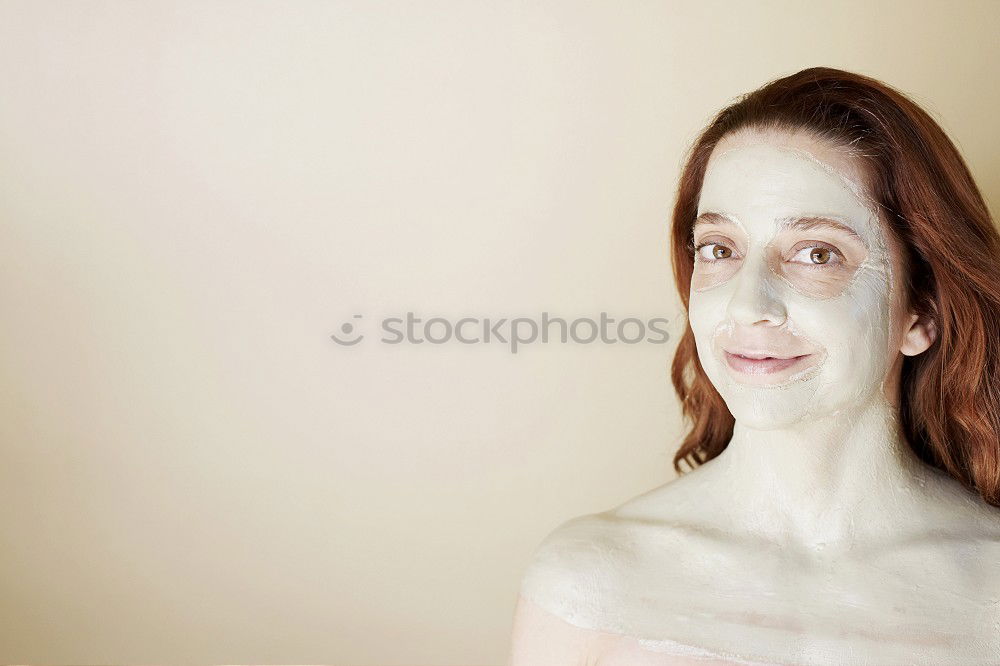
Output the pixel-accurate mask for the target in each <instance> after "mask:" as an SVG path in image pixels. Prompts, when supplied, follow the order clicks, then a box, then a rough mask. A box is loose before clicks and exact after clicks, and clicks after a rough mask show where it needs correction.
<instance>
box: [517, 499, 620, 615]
mask: <svg viewBox="0 0 1000 666" xmlns="http://www.w3.org/2000/svg"><path fill="white" fill-rule="evenodd" d="M628 566H629V533H628V525H627V523H625V522H623V521H622V520H620V519H618V518H616V516H615V515H614V513H613V512H602V513H595V514H586V515H583V516H577V517H575V518H572V519H570V520H567V521H566V522H564V523H562V524H560V525H559V526H558V527H556V528H555V529H554V530H552V532H550V533H549V534H548V536H546V537H545V539H543V540H542V542H541V543H540V544H539V545H538V547H537V548H536V549H535V552H534V554H533V556H532V559H531V562H530V564H529V565H528V568H527V570H526V571H525V574H524V577H523V578H522V581H521V590H520V592H521V596H522V597H524V598H526V599H528V600H530V601H531V602H533V603H534V604H536V605H537V606H538V607H540V608H543V609H545V610H546V611H548V612H550V613H552V614H554V615H556V616H558V617H560V618H563V619H565V620H566V621H568V622H570V623H572V624H574V625H576V626H581V627H586V628H600V627H601V621H600V618H602V617H603V616H604V615H605V612H606V611H607V610H608V601H609V594H611V593H612V592H614V591H616V590H617V589H619V588H620V585H616V583H617V582H618V581H620V580H621V578H622V575H623V574H624V573H625V571H626V568H627V567H628Z"/></svg>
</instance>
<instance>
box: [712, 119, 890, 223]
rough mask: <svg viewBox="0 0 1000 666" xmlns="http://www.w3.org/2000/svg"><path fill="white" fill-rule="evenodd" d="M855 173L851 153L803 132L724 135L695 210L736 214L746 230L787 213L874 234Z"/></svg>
mask: <svg viewBox="0 0 1000 666" xmlns="http://www.w3.org/2000/svg"><path fill="white" fill-rule="evenodd" d="M857 177H858V168H857V166H856V164H855V163H854V162H853V160H852V159H851V158H848V157H847V156H845V155H843V154H840V153H838V152H837V151H835V150H833V149H829V148H826V147H825V146H823V145H821V144H818V143H816V142H814V141H811V140H810V139H808V138H803V137H796V136H780V137H776V138H774V139H772V140H765V139H764V138H763V137H758V136H751V137H737V138H734V139H733V140H723V141H722V142H720V143H719V144H718V145H717V146H716V149H715V150H714V151H713V153H712V155H711V158H710V160H709V164H708V167H707V170H706V173H705V178H704V181H703V183H702V188H701V195H700V197H699V201H698V213H697V214H698V216H699V218H700V219H702V216H704V215H705V214H707V213H716V214H719V215H721V216H723V217H727V218H729V219H732V220H735V221H736V222H737V224H739V225H740V226H743V227H744V231H746V232H747V233H749V232H750V230H751V229H750V228H751V227H752V228H754V229H756V230H758V232H760V231H761V230H765V229H771V230H772V231H773V230H776V229H777V227H778V226H780V224H781V221H782V220H786V219H789V218H794V217H815V218H822V217H826V218H829V219H835V220H840V221H842V222H844V223H845V224H846V225H847V226H849V227H852V228H853V229H854V230H855V231H856V232H857V233H858V234H859V235H861V236H868V237H873V236H876V235H879V234H881V230H880V229H879V225H878V215H877V213H876V211H875V208H874V206H873V204H872V202H871V201H870V199H869V198H868V196H867V193H866V192H865V191H864V189H863V188H862V187H861V186H860V184H859V183H858V181H857V180H855V179H856V178H857Z"/></svg>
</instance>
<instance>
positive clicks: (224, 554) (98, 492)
mask: <svg viewBox="0 0 1000 666" xmlns="http://www.w3.org/2000/svg"><path fill="white" fill-rule="evenodd" d="M998 34H1000V3H997V2H995V1H989V0H987V1H983V2H954V3H951V2H948V3H946V2H940V1H938V0H926V1H916V0H898V1H873V0H860V1H850V2H822V3H820V2H817V3H802V2H796V1H788V2H784V1H782V2H777V1H775V2H704V1H702V0H698V1H694V0H692V1H690V2H637V1H633V2H620V1H619V0H607V1H604V2H577V1H568V0H567V1H561V2H552V1H548V2H504V1H497V2H467V1H461V0H456V1H453V2H428V1H424V0H421V1H420V2H403V1H399V2H361V1H358V2H289V1H287V0H282V1H280V2H279V1H274V2H236V1H233V2H207V3H206V2H164V1H160V2H75V1H66V2H37V1H32V2H10V1H4V2H0V307H2V313H3V324H2V326H0V392H2V397H0V540H2V541H0V662H4V663H28V662H31V663H41V662H46V663H69V662H73V663H138V662H142V663H150V662H163V663H263V662H270V663H275V662H278V663H307V662H308V663H319V662H321V663H329V664H354V665H360V666H364V665H373V664H380V665H404V664H431V665H436V666H450V665H456V664H501V663H503V662H504V661H505V659H506V656H507V649H508V637H509V632H510V621H511V614H512V612H513V605H514V602H515V599H516V595H517V589H518V584H519V580H520V577H521V574H522V572H523V569H524V567H525V565H526V564H527V563H528V561H529V559H530V556H531V551H532V549H533V548H534V547H535V546H536V545H537V544H538V542H539V541H540V540H541V539H542V538H543V537H544V536H545V535H546V534H547V533H548V532H549V531H550V530H552V529H553V528H554V527H555V526H556V525H558V524H559V523H561V522H563V521H565V520H566V519H568V518H570V517H573V516H576V515H580V514H583V513H590V512H594V511H600V510H604V509H607V508H610V507H611V506H614V505H616V504H618V503H621V502H623V501H625V500H627V499H628V498H630V497H633V496H635V495H637V494H639V493H641V492H645V491H647V490H649V489H651V488H653V487H655V486H658V485H660V484H662V483H665V482H667V481H669V480H670V479H671V478H673V476H674V472H673V470H672V467H671V461H672V457H673V453H674V451H675V450H676V447H677V445H678V443H679V441H680V439H681V437H682V435H683V430H682V424H681V421H680V418H679V409H678V406H677V401H676V398H675V396H674V394H673V391H672V388H671V387H670V382H669V375H668V367H669V363H670V358H671V355H672V353H673V349H674V344H675V343H676V339H677V335H678V334H679V332H680V331H681V330H683V324H684V320H683V314H682V312H681V310H680V306H679V300H678V297H677V295H676V294H675V290H674V286H673V282H672V277H671V272H670V265H669V254H668V245H667V231H668V226H667V225H668V219H669V214H670V210H671V207H672V204H673V194H674V188H675V186H676V181H677V176H678V172H679V168H680V165H681V162H682V159H683V157H684V152H685V150H686V149H687V147H688V146H689V144H690V143H691V141H692V140H693V139H694V137H695V135H696V134H697V132H698V131H699V130H700V129H701V128H702V127H703V125H704V124H705V123H706V122H707V121H708V120H709V118H710V117H711V116H712V114H714V113H715V112H716V111H717V110H718V109H719V108H721V107H722V106H723V105H725V104H726V103H728V102H729V101H732V100H733V99H734V98H735V97H736V96H738V95H739V94H741V93H744V92H747V91H749V90H751V89H753V88H755V87H757V86H759V85H761V84H763V83H765V82H766V81H768V80H770V79H773V78H776V77H779V76H783V75H786V74H790V73H793V72H795V71H798V70H799V69H802V68H804V67H810V66H816V65H825V66H832V67H839V68H843V69H848V70H854V71H857V72H860V73H863V74H867V75H871V76H874V77H876V78H879V79H882V80H884V81H886V82H887V83H889V84H890V85H893V86H896V87H898V88H900V89H901V90H903V91H904V92H906V93H908V94H910V95H911V96H912V97H913V98H914V99H915V100H916V101H917V102H918V103H920V104H922V105H923V106H924V108H926V109H927V110H928V111H929V112H930V113H931V114H932V115H933V116H934V117H935V118H936V119H938V120H939V122H940V123H941V124H942V126H943V127H944V128H945V130H946V131H947V132H948V133H949V135H950V136H951V137H952V138H953V139H954V141H955V142H956V143H957V144H958V146H959V148H960V150H961V151H962V152H963V154H964V155H965V157H966V159H967V161H968V164H969V166H970V167H971V169H972V171H973V173H974V174H975V176H976V178H977V180H978V183H979V185H980V187H981V189H982V190H983V193H984V195H985V196H986V197H987V199H988V200H989V201H990V203H991V207H992V210H993V211H994V213H996V212H997V208H998V204H1000V135H998V133H997V131H996V109H997V107H998V106H1000V91H998V86H997V81H998V74H1000V41H998V40H997V35H998ZM406 312H414V313H415V315H416V316H422V317H424V318H427V317H433V316H441V317H447V318H450V319H451V320H452V321H454V320H457V319H458V318H460V317H465V316H469V317H478V318H486V317H489V318H511V317H528V318H535V319H538V318H539V317H540V316H541V313H542V312H549V313H550V315H552V316H562V317H567V318H571V319H572V318H578V317H592V318H593V317H598V316H599V315H600V313H601V312H607V313H608V316H610V317H613V318H616V319H621V318H625V317H636V318H639V319H642V320H648V319H649V318H651V317H665V318H667V319H669V320H670V322H671V324H670V326H669V330H670V332H671V336H672V338H671V340H670V341H669V342H668V343H667V344H652V343H640V344H635V345H624V344H603V343H595V344H553V343H549V344H541V343H535V344H530V345H525V346H523V347H522V348H521V349H519V350H518V352H517V353H516V354H514V353H511V351H510V349H509V347H507V346H504V345H501V344H493V343H491V344H471V345H463V344H458V343H456V342H454V341H453V342H452V343H450V344H439V345H431V344H423V345H416V344H401V345H389V344H384V343H381V342H379V341H378V340H376V339H374V338H375V337H376V336H377V335H378V330H377V322H379V321H380V319H381V318H382V317H389V316H405V313H406ZM356 314H361V315H362V317H361V318H360V319H356V318H354V315H356ZM344 323H355V324H357V325H358V328H356V330H362V331H365V332H366V337H365V339H364V340H363V341H362V342H361V343H359V344H358V345H356V346H353V347H346V346H340V345H337V344H335V343H334V342H333V341H332V340H331V338H330V337H329V336H330V335H331V334H334V333H339V332H340V329H341V326H342V325H343V324H344Z"/></svg>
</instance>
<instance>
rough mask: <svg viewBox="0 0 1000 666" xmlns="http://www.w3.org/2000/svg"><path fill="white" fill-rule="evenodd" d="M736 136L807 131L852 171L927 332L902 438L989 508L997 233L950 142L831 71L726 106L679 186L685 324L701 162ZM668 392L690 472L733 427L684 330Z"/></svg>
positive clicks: (999, 369) (999, 382)
mask: <svg viewBox="0 0 1000 666" xmlns="http://www.w3.org/2000/svg"><path fill="white" fill-rule="evenodd" d="M742 130H762V131H766V130H783V131H789V132H794V131H806V132H808V133H810V134H811V135H813V136H815V137H817V138H818V139H821V140H825V141H827V142H828V143H830V144H831V145H835V146H840V147H846V148H848V149H849V150H850V152H851V153H852V154H853V155H854V157H855V158H856V159H858V160H860V161H861V165H862V167H863V171H864V173H865V176H866V185H867V188H868V193H869V195H870V196H871V197H872V200H873V201H874V202H875V203H876V205H877V207H878V213H879V216H880V218H881V221H882V224H883V225H884V226H885V227H886V228H888V229H889V230H890V233H893V234H894V235H895V237H896V239H897V240H898V241H899V243H900V247H902V248H903V251H904V256H903V257H902V259H903V262H902V263H903V264H904V265H905V266H906V268H907V270H906V280H904V281H903V282H904V288H905V289H906V290H907V294H908V296H909V303H910V307H911V308H913V311H914V312H915V313H917V314H918V315H920V316H921V317H927V318H930V320H931V321H933V322H934V325H935V327H936V329H937V337H936V339H935V340H934V342H933V344H932V345H931V346H930V347H929V348H928V349H927V350H926V351H924V352H923V353H921V354H917V355H916V356H904V358H903V365H902V370H901V376H900V384H899V390H900V396H899V398H900V402H899V405H900V409H899V416H900V421H901V427H902V431H903V435H904V436H905V438H906V440H907V443H908V445H909V446H910V448H911V449H912V450H913V451H914V452H915V453H916V454H917V456H918V457H919V458H920V459H921V460H922V461H923V462H925V463H927V464H929V465H931V466H933V467H936V468H938V469H941V470H943V471H945V472H946V473H947V474H949V475H950V476H952V477H954V478H955V479H957V480H958V481H960V482H961V483H962V485H963V486H965V487H966V488H967V489H969V490H971V491H973V492H976V493H978V494H979V495H980V496H981V497H982V498H983V499H984V500H985V501H986V502H987V503H989V504H992V505H994V506H1000V234H998V232H997V229H996V227H995V226H994V224H993V221H992V219H991V217H990V213H989V210H988V209H987V207H986V203H985V202H984V201H983V197H982V195H981V194H980V192H979V189H978V188H977V187H976V183H975V181H974V180H973V178H972V175H971V174H970V172H969V169H968V167H967V166H966V164H965V162H964V160H963V159H962V156H961V155H960V154H959V152H958V150H957V149H956V148H955V146H954V144H953V143H952V142H951V140H950V139H949V138H948V136H947V135H946V134H945V132H944V131H943V130H942V129H941V127H940V126H939V125H938V124H937V123H936V122H935V121H934V120H933V119H932V118H931V117H930V116H929V115H928V114H927V112H925V111H924V110H923V109H921V108H920V107H919V106H918V105H917V104H916V103H915V102H913V101H912V100H910V99H909V98H908V97H906V96H905V95H904V94H902V93H901V92H899V91H897V90H895V89H893V88H891V87H890V86H888V85H886V84H884V83H882V82H880V81H877V80H875V79H872V78H868V77H866V76H862V75H859V74H854V73H851V72H845V71H842V70H838V69H831V68H828V67H812V68H809V69H804V70H802V71H800V72H798V73H796V74H792V75H790V76H786V77H784V78H780V79H777V80H774V81H771V82H770V83H767V84H766V85H764V86H763V87H761V88H759V89H757V90H754V91H753V92H750V93H747V94H745V95H743V96H741V97H739V98H737V101H735V102H734V103H733V104H731V105H730V106H727V107H726V108H724V109H723V110H722V111H720V112H719V113H718V114H717V115H716V116H715V117H714V119H713V120H712V121H711V122H710V123H709V125H708V127H706V128H705V130H704V131H703V132H702V133H701V134H700V135H699V136H698V138H697V139H696V140H695V142H694V144H693V145H692V146H691V149H690V150H689V152H688V155H687V158H686V162H685V165H684V169H683V172H682V174H681V178H680V182H679V184H678V188H677V200H676V203H675V205H674V210H673V220H672V230H671V254H672V263H673V272H674V278H675V281H676V284H677V290H678V292H679V293H680V298H681V301H682V303H683V304H684V309H685V312H687V309H688V297H689V291H690V287H691V272H692V269H693V266H694V256H693V253H692V252H691V250H690V247H691V246H690V242H691V233H692V226H693V224H694V220H695V217H696V215H697V209H698V199H699V196H700V194H701V187H702V182H703V180H704V176H705V169H706V167H707V165H708V159H709V157H710V156H711V154H712V150H713V149H714V148H715V146H716V144H717V143H718V142H719V141H720V140H721V139H722V138H723V137H725V136H727V135H729V134H731V133H733V132H736V131H742ZM671 381H672V383H673V385H674V389H675V390H676V392H677V395H678V397H679V398H680V401H681V408H682V411H683V415H684V417H685V418H686V419H687V421H688V422H689V423H690V425H691V430H690V432H688V433H687V435H686V437H685V439H684V441H683V442H682V443H681V446H680V448H679V449H678V451H677V453H676V455H675V456H674V460H673V466H674V469H675V470H676V471H677V472H678V473H682V470H681V466H680V463H681V461H684V462H686V463H687V465H688V466H689V467H690V468H691V469H694V468H695V467H696V466H698V465H700V464H702V463H704V462H707V461H708V460H711V459H712V458H714V457H716V456H717V455H719V454H720V453H722V451H723V450H724V449H725V448H726V446H727V445H728V443H729V440H730V438H731V437H732V434H733V425H734V418H733V415H732V414H731V413H730V411H729V408H728V407H727V406H726V404H725V402H724V401H723V399H722V396H721V395H720V394H719V393H718V391H716V389H715V387H714V386H713V385H712V383H711V382H710V381H709V379H708V377H707V376H706V375H705V372H704V370H703V368H702V366H701V363H700V362H699V360H698V352H697V349H696V347H695V340H694V334H693V333H692V331H691V326H690V324H687V325H686V327H685V331H684V334H683V335H682V336H681V339H680V341H679V343H678V347H677V351H676V354H675V356H674V359H673V362H672V364H671Z"/></svg>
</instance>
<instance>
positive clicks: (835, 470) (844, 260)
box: [511, 68, 1000, 666]
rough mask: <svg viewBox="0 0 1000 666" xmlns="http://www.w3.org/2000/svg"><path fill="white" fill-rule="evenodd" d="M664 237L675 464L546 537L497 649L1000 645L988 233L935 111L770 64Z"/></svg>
mask: <svg viewBox="0 0 1000 666" xmlns="http://www.w3.org/2000/svg"><path fill="white" fill-rule="evenodd" d="M672 240H673V242H672V253H673V254H672V257H673V267H674V276H675V279H676V282H677V287H678V290H679V292H680V295H681V299H682V301H683V303H684V306H685V308H686V310H687V315H688V327H687V329H686V331H685V333H684V335H683V337H682V339H681V340H680V343H679V346H678V349H677V352H676V355H675V358H674V361H673V372H672V378H673V383H674V387H675V389H676V390H677V393H678V395H679V397H680V400H681V404H682V407H683V410H684V414H685V416H686V417H687V418H688V419H689V420H690V422H691V425H692V428H691V431H690V432H689V433H688V434H687V436H686V438H685V439H684V441H683V443H682V445H681V447H680V449H679V451H678V452H677V455H676V457H675V459H674V467H675V469H676V470H677V471H678V472H679V473H680V472H682V470H681V467H680V462H681V461H684V462H686V463H687V464H688V467H689V468H690V470H689V471H687V472H686V473H683V474H682V475H681V476H680V477H678V478H677V479H675V480H673V481H671V482H670V483H667V484H665V485H663V486H661V487H659V488H656V489H654V490H652V491H650V492H648V493H645V494H643V495H640V496H639V497H636V498H634V499H632V500H630V501H628V502H626V503H625V504H623V505H621V506H618V507H615V508H613V509H610V510H608V511H606V512H603V513H600V514H594V515H587V516H581V517H579V518H575V519H573V520H570V521H568V522H566V523H565V524H563V525H561V526H560V527H559V528H557V529H556V530H555V531H554V532H553V533H552V534H550V535H549V536H548V537H547V538H546V539H545V540H544V541H543V543H542V544H541V545H540V546H539V548H538V549H537V551H536V553H535V556H534V558H533V561H532V563H531V565H530V566H529V568H528V570H527V572H526V574H525V576H524V580H523V581H522V587H521V596H520V598H519V602H518V607H517V610H516V613H515V621H514V632H513V645H512V653H511V664H513V665H514V666H525V665H528V664H547V665H549V666H558V665H560V664H606V665H612V664H687V663H691V664H694V663H697V664H710V663H716V664H730V663H740V664H747V663H768V664H848V663H850V664H859V663H864V664H870V663H873V664H886V663H906V664H918V663H927V664H963V665H968V664H982V663H994V664H1000V508H998V507H1000V235H998V233H997V231H996V229H995V228H994V226H993V224H992V221H991V219H990V215H989V212H988V210H987V208H986V205H985V203H984V202H983V198H982V196H981V195H980V193H979V191H978V189H977V187H976V185H975V183H974V182H973V179H972V177H971V175H970V174H969V171H968V169H967V168H966V166H965V164H964V162H963V160H962V158H961V156H960V155H959V153H958V151H957V150H956V149H955V147H954V145H953V144H952V143H951V141H950V140H949V139H948V138H947V137H946V135H945V134H944V132H943V131H942V130H941V128H940V127H939V126H938V125H937V124H936V123H935V122H934V121H933V120H932V119H931V118H930V117H929V116H928V115H927V114H926V113H925V112H924V111H923V110H921V109H920V108H919V107H918V106H917V105H916V104H914V103H913V102H912V101H911V100H909V99H908V98H907V97H905V96H904V95H902V94H901V93H899V92H897V91H895V90H894V89H892V88H890V87H888V86H886V85H884V84H882V83H880V82H878V81H875V80H872V79H870V78H867V77H864V76H859V75H856V74H852V73H848V72H844V71H840V70H835V69H829V68H811V69H806V70H803V71H801V72H798V73H797V74H794V75H791V76H788V77H785V78H782V79H779V80H777V81H774V82H771V83H769V84H768V85H766V86H764V87H762V88H760V89H759V90H756V91H754V92H752V93H750V94H748V95H746V96H744V97H742V98H741V99H740V100H739V101H738V102H736V103H735V104H733V105H732V106H730V107H728V108H726V109H724V110H723V111H721V112H720V113H719V114H718V115H717V116H716V118H715V119H714V120H713V121H712V123H711V124H710V125H709V127H708V128H707V129H706V130H705V131H704V132H703V133H702V134H701V136H700V137H699V138H698V139H697V141H696V142H695V144H694V146H693V148H692V150H691V153H690V156H689V158H688V160H687V164H686V166H685V168H684V171H683V174H682V177H681V180H680V186H679V188H678V197H677V202H676V205H675V208H674V214H673V232H672Z"/></svg>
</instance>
